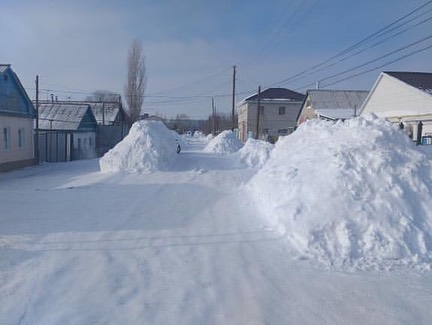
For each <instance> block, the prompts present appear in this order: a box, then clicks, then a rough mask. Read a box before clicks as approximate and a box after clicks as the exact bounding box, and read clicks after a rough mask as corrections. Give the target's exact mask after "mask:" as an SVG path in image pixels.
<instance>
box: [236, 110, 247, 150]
mask: <svg viewBox="0 0 432 325" xmlns="http://www.w3.org/2000/svg"><path fill="white" fill-rule="evenodd" d="M237 113H238V135H239V139H240V141H243V142H245V141H246V140H247V139H248V104H247V103H243V104H242V105H240V106H239V108H238V110H237Z"/></svg>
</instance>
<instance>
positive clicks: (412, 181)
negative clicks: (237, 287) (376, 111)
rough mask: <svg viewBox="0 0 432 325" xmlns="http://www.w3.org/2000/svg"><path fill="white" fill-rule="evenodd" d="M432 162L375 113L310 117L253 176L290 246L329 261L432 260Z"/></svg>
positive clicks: (371, 265)
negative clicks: (327, 118)
mask: <svg viewBox="0 0 432 325" xmlns="http://www.w3.org/2000/svg"><path fill="white" fill-rule="evenodd" d="M431 176H432V169H431V163H430V161H428V159H427V158H426V156H425V155H424V154H422V153H421V152H420V151H419V150H417V149H416V147H415V146H414V145H413V144H412V143H411V142H410V140H409V139H408V138H407V137H406V135H405V134H404V133H403V132H402V131H400V130H399V129H398V128H397V127H396V126H393V125H391V124H390V123H388V122H386V121H384V120H381V119H378V118H377V117H376V116H374V115H371V116H368V117H365V118H362V117H360V118H356V119H353V120H349V121H346V122H338V123H331V122H326V121H318V120H314V121H308V122H307V123H304V124H302V125H301V126H300V127H299V128H298V130H297V131H296V132H295V133H294V134H292V135H290V136H287V137H283V138H282V139H280V140H279V141H278V142H277V144H276V145H275V148H274V150H273V151H272V153H271V156H270V159H269V160H268V161H267V163H266V164H265V165H264V166H263V168H262V169H261V170H260V171H258V172H257V174H256V175H255V176H254V177H253V178H252V179H251V181H250V182H249V184H248V188H249V190H250V191H252V193H253V195H254V196H255V199H256V201H257V202H258V205H259V206H260V207H261V208H262V212H263V214H264V215H265V216H266V218H267V220H268V221H271V222H273V223H275V224H277V225H278V226H279V227H280V229H281V231H283V232H284V234H285V237H286V238H287V240H288V243H289V246H290V248H292V252H293V253H294V255H295V256H297V257H298V258H308V259H313V260H316V261H318V262H319V263H322V264H324V265H327V266H329V267H343V268H354V269H391V268H393V267H395V266H407V267H413V268H418V269H431V265H432V182H431Z"/></svg>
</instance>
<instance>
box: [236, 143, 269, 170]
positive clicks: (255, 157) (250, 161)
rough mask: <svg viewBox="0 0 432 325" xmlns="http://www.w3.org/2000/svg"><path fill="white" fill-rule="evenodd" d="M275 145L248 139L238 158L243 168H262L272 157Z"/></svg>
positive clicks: (238, 153)
mask: <svg viewBox="0 0 432 325" xmlns="http://www.w3.org/2000/svg"><path fill="white" fill-rule="evenodd" d="M273 148H274V145H273V144H271V143H269V142H265V141H261V140H255V139H248V140H247V141H246V143H245V145H244V146H243V148H241V149H240V150H239V151H238V152H237V153H236V155H237V157H238V159H239V161H240V163H241V164H242V165H243V166H246V167H251V168H261V167H262V166H263V165H264V164H265V162H266V161H267V159H268V158H269V156H270V152H271V151H272V150H273Z"/></svg>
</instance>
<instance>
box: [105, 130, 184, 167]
mask: <svg viewBox="0 0 432 325" xmlns="http://www.w3.org/2000/svg"><path fill="white" fill-rule="evenodd" d="M176 140H177V141H181V140H180V138H179V137H176V133H175V132H174V131H171V130H168V129H167V127H166V126H165V125H164V124H163V123H162V122H159V121H138V122H136V123H134V124H133V125H132V128H131V129H130V131H129V134H128V135H127V136H126V137H125V138H124V139H123V141H121V142H119V143H118V144H117V145H116V146H115V147H114V148H113V149H111V150H110V151H108V152H107V153H106V154H105V155H104V156H103V157H102V158H101V159H100V160H99V166H100V170H101V171H102V172H118V171H127V172H152V171H157V170H167V169H169V167H170V166H171V165H172V163H173V161H174V160H175V159H176V157H177V153H176V146H177V144H176V143H177V142H176ZM182 144H183V143H182Z"/></svg>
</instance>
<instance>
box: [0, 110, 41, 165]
mask: <svg viewBox="0 0 432 325" xmlns="http://www.w3.org/2000/svg"><path fill="white" fill-rule="evenodd" d="M5 129H6V130H8V131H7V133H8V135H9V141H7V139H5V131H4V130H5ZM19 130H22V131H19ZM19 133H21V136H22V137H21V141H20V136H19ZM33 163H34V145H33V119H31V118H25V117H16V116H8V115H0V164H7V166H10V167H8V168H3V169H11V168H14V166H17V167H21V166H23V165H24V166H26V165H31V164H33Z"/></svg>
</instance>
